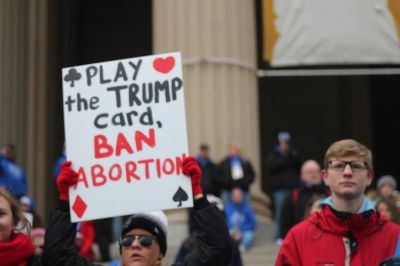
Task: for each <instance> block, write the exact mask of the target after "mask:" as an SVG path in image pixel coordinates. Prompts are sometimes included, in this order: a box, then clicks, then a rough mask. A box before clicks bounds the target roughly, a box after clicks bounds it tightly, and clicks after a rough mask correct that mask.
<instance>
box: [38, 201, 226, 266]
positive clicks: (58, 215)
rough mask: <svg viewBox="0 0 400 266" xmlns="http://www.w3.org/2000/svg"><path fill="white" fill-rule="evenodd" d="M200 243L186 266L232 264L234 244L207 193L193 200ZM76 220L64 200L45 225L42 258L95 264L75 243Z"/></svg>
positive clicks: (58, 265) (76, 265)
mask: <svg viewBox="0 0 400 266" xmlns="http://www.w3.org/2000/svg"><path fill="white" fill-rule="evenodd" d="M194 209H195V217H194V219H195V222H196V224H197V225H198V227H197V235H198V237H197V241H198V243H199V245H198V247H197V248H196V249H195V250H193V251H192V252H191V253H190V254H189V255H188V256H187V257H186V258H185V260H184V263H183V264H182V265H187V266H189V265H190V266H197V265H198V266H206V265H207V266H213V265H215V266H224V265H229V263H230V261H231V257H232V248H231V242H230V237H229V233H228V229H227V227H226V225H225V222H224V217H223V215H222V214H221V212H220V211H219V210H218V208H217V207H216V206H214V205H211V204H210V203H209V202H208V201H207V199H206V198H205V197H203V198H201V199H198V200H195V201H194ZM75 233H76V223H71V222H70V218H69V206H68V203H67V202H61V203H60V204H59V207H58V209H57V210H54V211H53V212H52V213H51V215H50V219H49V222H48V225H47V228H46V238H45V246H44V255H43V261H44V262H45V263H47V265H51V266H94V265H97V264H94V263H92V262H88V261H87V260H86V259H85V258H83V257H81V256H79V255H78V253H77V250H76V247H75Z"/></svg>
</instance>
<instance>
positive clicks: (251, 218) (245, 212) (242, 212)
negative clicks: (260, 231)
mask: <svg viewBox="0 0 400 266" xmlns="http://www.w3.org/2000/svg"><path fill="white" fill-rule="evenodd" d="M225 217H226V222H227V224H228V229H229V230H233V229H239V230H240V232H241V233H244V232H246V231H254V230H256V216H255V214H254V212H253V209H251V208H250V206H248V205H247V204H245V203H242V204H235V203H229V204H228V205H227V206H226V207H225Z"/></svg>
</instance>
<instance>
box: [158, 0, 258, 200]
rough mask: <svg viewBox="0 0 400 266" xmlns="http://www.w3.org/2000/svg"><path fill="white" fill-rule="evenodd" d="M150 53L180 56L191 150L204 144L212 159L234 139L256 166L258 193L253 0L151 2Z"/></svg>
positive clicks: (195, 149) (220, 157)
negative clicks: (151, 32) (151, 40)
mask: <svg viewBox="0 0 400 266" xmlns="http://www.w3.org/2000/svg"><path fill="white" fill-rule="evenodd" d="M153 8H154V10H153V34H154V36H153V40H154V42H153V45H154V53H162V52H171V51H180V52H181V53H182V57H183V63H184V67H183V72H184V76H183V79H184V85H185V103H186V112H187V127H188V136H189V147H190V152H191V153H193V154H194V153H196V152H197V148H198V145H199V144H200V143H203V142H205V143H208V144H209V145H210V146H211V148H212V155H213V158H214V159H216V160H220V159H222V158H223V157H224V156H226V154H227V145H228V143H236V144H237V145H239V146H240V147H241V149H242V151H243V155H244V157H246V158H248V159H249V160H250V161H251V162H252V163H253V165H254V166H255V169H256V172H257V180H256V181H255V183H254V185H253V186H252V192H253V193H252V194H253V195H256V196H259V197H261V198H263V199H265V195H264V194H263V193H261V175H260V169H261V167H260V148H259V147H260V137H259V114H258V88H257V77H256V25H255V21H256V19H255V7H254V1H248V0H247V1H245V0H218V1H214V0H154V1H153Z"/></svg>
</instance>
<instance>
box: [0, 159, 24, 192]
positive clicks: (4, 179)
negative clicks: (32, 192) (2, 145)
mask: <svg viewBox="0 0 400 266" xmlns="http://www.w3.org/2000/svg"><path fill="white" fill-rule="evenodd" d="M0 187H5V188H7V190H9V191H10V192H11V194H12V195H13V196H14V197H15V198H17V199H19V198H21V197H22V196H25V195H26V192H27V182H26V175H25V172H24V171H23V170H22V168H21V167H20V166H19V165H18V164H17V163H15V162H14V161H11V160H8V159H6V158H5V157H4V156H2V155H0Z"/></svg>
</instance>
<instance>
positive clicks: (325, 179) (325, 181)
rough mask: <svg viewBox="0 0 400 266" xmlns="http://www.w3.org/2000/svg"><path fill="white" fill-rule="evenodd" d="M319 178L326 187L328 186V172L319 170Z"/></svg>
mask: <svg viewBox="0 0 400 266" xmlns="http://www.w3.org/2000/svg"><path fill="white" fill-rule="evenodd" d="M321 178H322V180H323V181H324V183H325V185H326V186H329V182H328V171H327V170H326V169H322V170H321Z"/></svg>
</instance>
